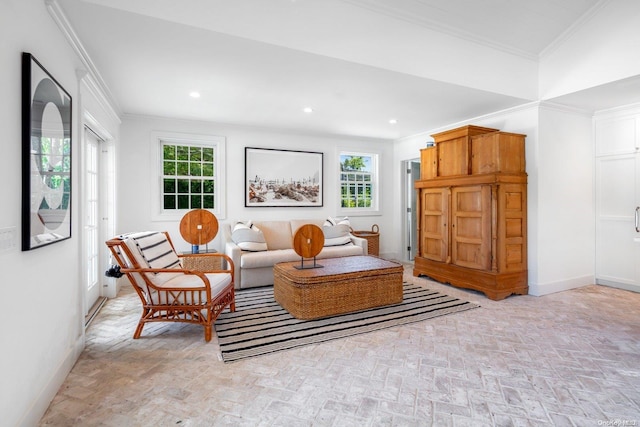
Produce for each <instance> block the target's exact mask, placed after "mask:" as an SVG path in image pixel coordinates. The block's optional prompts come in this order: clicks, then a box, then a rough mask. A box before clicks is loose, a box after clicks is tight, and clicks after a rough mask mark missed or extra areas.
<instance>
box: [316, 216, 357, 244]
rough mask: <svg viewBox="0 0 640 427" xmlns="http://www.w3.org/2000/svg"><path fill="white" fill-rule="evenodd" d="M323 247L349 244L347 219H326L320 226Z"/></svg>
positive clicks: (349, 236) (349, 234)
mask: <svg viewBox="0 0 640 427" xmlns="http://www.w3.org/2000/svg"><path fill="white" fill-rule="evenodd" d="M322 232H323V233H324V245H325V246H342V245H348V244H349V243H351V225H350V223H349V218H348V217H344V218H342V219H338V218H332V217H328V218H327V220H326V221H325V222H324V224H323V226H322Z"/></svg>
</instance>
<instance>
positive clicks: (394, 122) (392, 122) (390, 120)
mask: <svg viewBox="0 0 640 427" xmlns="http://www.w3.org/2000/svg"><path fill="white" fill-rule="evenodd" d="M389 123H391V124H392V125H395V124H396V123H398V120H396V119H389Z"/></svg>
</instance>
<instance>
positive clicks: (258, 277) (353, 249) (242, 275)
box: [221, 219, 367, 289]
mask: <svg viewBox="0 0 640 427" xmlns="http://www.w3.org/2000/svg"><path fill="white" fill-rule="evenodd" d="M236 223H237V221H229V222H225V223H222V224H221V229H222V232H223V237H224V245H225V246H224V251H225V253H226V254H227V255H228V256H229V257H230V258H231V259H232V260H233V263H234V265H235V287H236V289H244V288H253V287H257V286H267V285H273V266H274V265H275V264H277V263H279V262H289V261H299V260H300V256H298V254H296V253H295V251H294V250H293V236H294V234H295V232H296V231H297V230H298V228H300V227H301V226H303V225H305V224H315V225H317V226H319V227H321V228H322V226H323V224H324V223H325V220H323V219H319V220H316V219H294V220H281V221H252V223H253V225H254V226H256V227H258V228H259V229H260V230H261V231H262V233H263V235H264V240H265V241H266V244H267V245H266V246H267V250H266V251H258V252H250V251H243V250H242V249H241V248H240V247H239V246H238V245H237V244H236V243H235V242H234V241H233V239H232V232H233V228H234V226H235V225H236ZM349 239H350V242H349V243H347V244H344V245H339V246H325V247H324V248H323V249H322V251H321V252H320V254H319V255H318V256H317V257H316V258H317V259H323V258H337V257H343V256H354V255H367V240H366V239H363V238H360V237H356V236H354V235H352V234H349Z"/></svg>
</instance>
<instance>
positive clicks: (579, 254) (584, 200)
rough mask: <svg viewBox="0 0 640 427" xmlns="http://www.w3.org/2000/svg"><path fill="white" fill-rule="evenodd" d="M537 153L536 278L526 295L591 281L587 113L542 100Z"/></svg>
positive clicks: (591, 174) (592, 234)
mask: <svg viewBox="0 0 640 427" xmlns="http://www.w3.org/2000/svg"><path fill="white" fill-rule="evenodd" d="M538 156H539V159H540V164H539V179H538V222H539V224H540V226H539V228H538V236H537V237H538V248H537V253H535V254H534V255H535V257H536V258H537V259H538V277H537V280H536V281H535V282H534V283H532V284H531V288H530V293H532V294H533V295H543V294H548V293H551V292H557V291H561V290H565V289H571V288H575V287H578V286H584V285H588V284H592V283H595V210H594V173H595V172H594V149H593V137H592V119H591V116H590V115H587V114H584V113H580V112H576V111H571V110H566V109H561V108H556V107H554V106H549V105H544V104H543V106H542V108H540V125H539V146H538Z"/></svg>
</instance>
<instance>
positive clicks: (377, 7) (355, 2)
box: [342, 0, 539, 62]
mask: <svg viewBox="0 0 640 427" xmlns="http://www.w3.org/2000/svg"><path fill="white" fill-rule="evenodd" d="M342 1H343V2H345V3H349V4H351V5H352V6H356V7H360V8H362V9H367V10H369V11H372V12H375V13H379V14H382V15H386V16H387V17H389V18H395V19H400V20H403V21H405V22H409V23H411V24H415V25H418V26H420V27H423V28H426V29H429V30H432V31H437V32H439V33H444V34H447V35H449V36H452V37H456V38H459V39H462V40H465V41H468V42H472V43H476V44H479V45H482V46H485V47H489V48H492V49H496V50H499V51H502V52H505V53H508V54H511V55H515V56H519V57H521V58H524V59H528V60H530V61H536V62H537V61H538V59H539V55H537V54H534V53H531V52H527V51H525V50H522V49H518V48H515V47H513V46H508V45H506V44H503V43H498V42H495V41H493V40H489V39H487V38H484V37H479V36H478V35H477V34H472V33H470V32H467V31H464V30H461V29H459V28H453V27H451V26H449V25H444V24H442V23H440V22H437V21H435V20H432V19H428V18H423V17H421V16H417V15H415V14H409V13H403V12H401V11H399V10H398V9H397V8H394V7H392V6H388V5H387V4H386V3H384V2H381V1H375V2H374V3H372V2H371V1H367V0H342Z"/></svg>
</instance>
